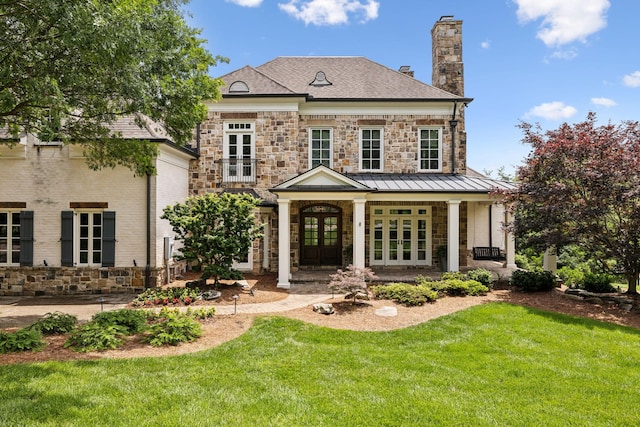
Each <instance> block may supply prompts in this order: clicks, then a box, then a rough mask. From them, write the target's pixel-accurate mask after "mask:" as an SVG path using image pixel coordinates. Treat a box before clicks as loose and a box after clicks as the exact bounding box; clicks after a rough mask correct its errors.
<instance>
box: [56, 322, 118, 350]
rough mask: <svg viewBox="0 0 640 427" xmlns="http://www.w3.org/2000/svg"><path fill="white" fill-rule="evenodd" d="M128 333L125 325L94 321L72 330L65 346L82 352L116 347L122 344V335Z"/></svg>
mask: <svg viewBox="0 0 640 427" xmlns="http://www.w3.org/2000/svg"><path fill="white" fill-rule="evenodd" d="M126 333H127V329H126V328H125V327H124V326H119V325H101V324H99V323H97V322H95V321H93V322H89V323H86V324H84V325H83V326H81V327H80V328H78V329H76V330H75V331H74V332H72V333H71V336H69V339H67V341H66V342H65V343H64V347H65V348H68V347H73V349H74V350H75V351H81V352H88V351H103V350H108V349H114V348H118V347H119V346H121V345H122V339H120V337H121V336H123V335H126Z"/></svg>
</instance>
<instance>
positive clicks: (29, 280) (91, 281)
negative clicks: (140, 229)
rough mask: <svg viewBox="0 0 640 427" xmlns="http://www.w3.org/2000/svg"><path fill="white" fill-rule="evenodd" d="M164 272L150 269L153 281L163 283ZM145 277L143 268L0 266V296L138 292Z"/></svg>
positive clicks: (156, 283)
mask: <svg viewBox="0 0 640 427" xmlns="http://www.w3.org/2000/svg"><path fill="white" fill-rule="evenodd" d="M164 274H165V272H164V271H163V270H162V269H152V270H151V282H152V284H154V285H155V286H158V285H160V284H162V280H163V277H164ZM144 277H145V268H144V267H123V268H118V267H110V268H76V267H0V295H34V296H38V295H91V294H110V293H131V294H137V293H140V292H142V291H144Z"/></svg>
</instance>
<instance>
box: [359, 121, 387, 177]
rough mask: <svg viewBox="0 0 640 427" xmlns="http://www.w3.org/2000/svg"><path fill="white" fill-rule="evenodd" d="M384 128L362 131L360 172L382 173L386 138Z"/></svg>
mask: <svg viewBox="0 0 640 427" xmlns="http://www.w3.org/2000/svg"><path fill="white" fill-rule="evenodd" d="M383 135H384V134H383V129H382V128H364V129H360V170H362V171H381V170H383V169H384V165H383V147H384V136H383Z"/></svg>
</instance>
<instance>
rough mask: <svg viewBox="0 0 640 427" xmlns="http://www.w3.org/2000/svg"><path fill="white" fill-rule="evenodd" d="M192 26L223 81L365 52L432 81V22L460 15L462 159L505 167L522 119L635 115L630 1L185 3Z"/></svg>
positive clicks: (517, 155)
mask: <svg viewBox="0 0 640 427" xmlns="http://www.w3.org/2000/svg"><path fill="white" fill-rule="evenodd" d="M186 9H187V11H188V12H189V13H190V14H191V17H190V18H189V22H190V24H191V25H193V26H195V27H198V28H201V29H202V31H203V32H202V36H203V38H205V39H207V40H208V43H207V47H208V49H209V51H210V52H211V53H213V54H215V55H222V56H225V57H227V58H229V59H230V63H229V64H219V65H218V66H217V67H215V68H213V69H212V70H211V74H212V75H213V76H221V75H224V74H226V73H228V72H231V71H233V70H236V69H238V68H241V67H243V66H245V65H251V66H258V65H261V64H263V63H265V62H267V61H269V60H271V59H273V58H275V57H277V56H300V55H302V56H306V55H319V56H324V55H328V56H343V55H345V56H364V57H367V58H369V59H371V60H373V61H376V62H378V63H380V64H382V65H385V66H387V67H389V68H392V69H396V70H397V69H398V68H399V67H400V66H401V65H410V66H411V69H412V70H414V72H415V77H416V78H417V79H419V80H421V81H423V82H426V83H429V84H430V83H431V36H430V31H431V28H432V26H433V24H434V22H435V21H437V20H438V19H439V18H440V17H441V16H443V15H453V16H454V17H455V18H456V19H460V20H462V21H463V60H464V64H465V96H467V97H471V98H474V101H473V102H472V103H471V104H470V105H469V108H468V109H467V116H466V119H467V141H468V164H469V166H470V167H473V168H474V169H476V170H478V171H487V170H489V171H494V172H495V171H496V170H497V169H498V168H499V167H501V166H503V167H505V169H506V171H507V172H509V173H512V172H513V170H514V167H516V166H517V165H519V164H521V163H522V160H523V159H524V158H525V157H526V155H527V154H528V152H529V149H528V147H527V146H525V145H523V144H522V143H521V142H520V141H521V139H522V133H521V131H520V130H519V129H518V128H517V127H516V126H517V125H518V124H519V123H520V121H521V120H524V121H527V122H530V123H540V125H541V126H542V128H543V129H555V128H557V127H558V126H559V125H560V124H562V123H563V122H568V123H575V122H580V121H583V120H584V119H585V118H586V116H587V113H588V112H589V111H595V112H596V113H597V115H598V118H599V120H600V122H602V123H606V122H608V121H612V122H613V123H619V122H621V121H623V120H640V45H639V41H640V25H639V24H638V16H640V1H637V0H611V1H610V0H487V1H478V0H191V2H190V3H189V4H188V5H187V6H186Z"/></svg>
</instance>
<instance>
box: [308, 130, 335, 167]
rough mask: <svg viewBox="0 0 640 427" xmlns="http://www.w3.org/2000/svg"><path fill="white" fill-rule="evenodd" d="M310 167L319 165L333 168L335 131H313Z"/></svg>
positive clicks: (310, 142)
mask: <svg viewBox="0 0 640 427" xmlns="http://www.w3.org/2000/svg"><path fill="white" fill-rule="evenodd" d="M309 138H310V141H309V145H310V155H309V167H310V168H315V167H316V166H318V165H325V166H326V167H328V168H330V167H333V155H332V151H333V147H332V146H333V131H332V130H331V129H311V132H310V134H309Z"/></svg>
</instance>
